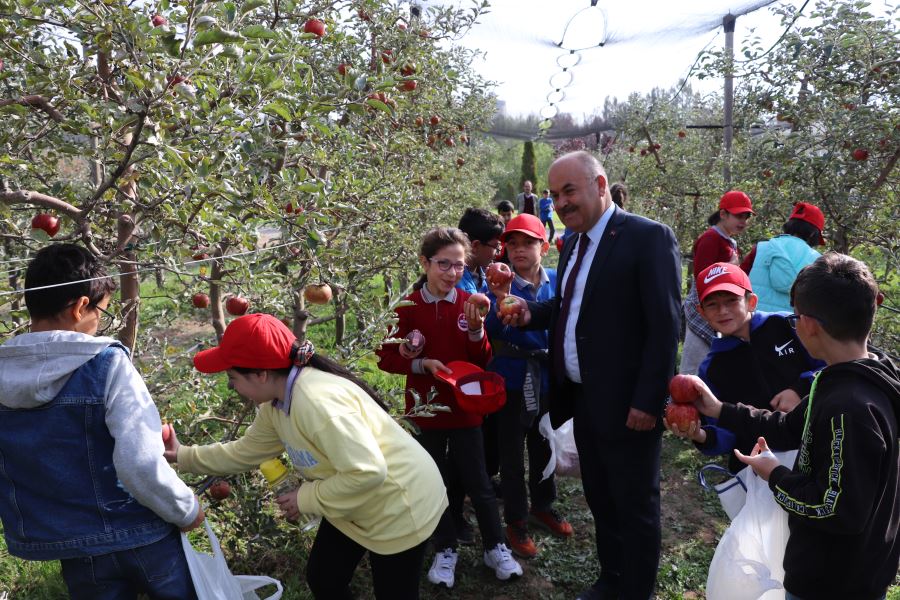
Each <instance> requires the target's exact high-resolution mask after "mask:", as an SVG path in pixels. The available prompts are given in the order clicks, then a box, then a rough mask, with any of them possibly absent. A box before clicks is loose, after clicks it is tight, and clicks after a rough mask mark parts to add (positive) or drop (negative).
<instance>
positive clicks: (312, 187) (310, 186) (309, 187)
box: [297, 182, 322, 194]
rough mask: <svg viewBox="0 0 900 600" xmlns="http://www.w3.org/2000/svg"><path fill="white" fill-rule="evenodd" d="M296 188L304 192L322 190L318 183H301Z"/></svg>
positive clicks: (316, 192) (310, 192) (309, 192)
mask: <svg viewBox="0 0 900 600" xmlns="http://www.w3.org/2000/svg"><path fill="white" fill-rule="evenodd" d="M297 189H298V190H299V191H301V192H303V193H304V194H318V193H319V192H320V191H322V186H321V185H319V184H318V183H311V182H310V183H301V184H300V185H298V186H297Z"/></svg>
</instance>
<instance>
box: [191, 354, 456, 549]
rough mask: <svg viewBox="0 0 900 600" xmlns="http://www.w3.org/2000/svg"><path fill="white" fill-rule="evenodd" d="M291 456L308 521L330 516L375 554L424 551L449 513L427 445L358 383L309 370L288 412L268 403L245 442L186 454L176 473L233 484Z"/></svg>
mask: <svg viewBox="0 0 900 600" xmlns="http://www.w3.org/2000/svg"><path fill="white" fill-rule="evenodd" d="M285 450H287V453H288V456H289V457H290V459H291V462H292V463H293V465H294V468H295V469H296V470H297V471H298V472H299V473H300V475H301V476H302V477H303V479H305V480H307V481H304V482H303V484H302V485H301V486H300V490H299V492H298V494H297V505H298V508H299V510H300V512H301V513H302V514H312V515H321V516H323V517H324V518H326V519H328V522H329V523H331V524H332V525H334V526H335V527H336V528H337V529H338V531H340V532H341V533H343V534H344V535H346V536H347V537H349V538H350V539H352V540H353V541H354V542H356V543H358V544H359V545H361V546H363V547H364V548H366V549H367V550H370V551H372V552H375V553H376V554H396V553H399V552H403V551H404V550H408V549H410V548H412V547H414V546H417V545H418V544H420V543H422V542H423V541H425V540H426V539H428V537H429V536H430V535H431V534H432V532H433V531H434V530H435V529H436V528H437V524H438V521H439V520H440V517H441V514H442V513H443V512H444V509H445V508H446V507H447V498H446V496H447V494H446V489H445V488H444V483H443V480H442V479H441V474H440V472H439V471H438V468H437V465H436V464H435V463H434V460H432V458H431V456H429V455H428V453H427V452H426V451H425V450H424V449H423V448H422V446H421V445H419V443H418V442H416V440H415V439H413V438H412V436H410V435H409V434H408V433H407V432H406V431H405V430H404V429H403V428H402V427H401V426H400V425H399V424H398V423H397V422H396V421H395V420H394V419H393V417H391V415H389V414H388V413H387V412H385V411H384V410H383V409H382V408H381V407H380V406H378V404H376V403H375V401H374V400H372V398H371V397H369V395H368V394H367V393H366V392H365V391H364V390H363V389H362V388H360V387H359V386H357V385H356V384H355V383H353V382H352V381H350V380H348V379H345V378H343V377H340V376H338V375H333V374H331V373H325V372H324V371H320V370H318V369H314V368H312V367H308V366H307V367H304V368H303V369H302V370H301V371H300V373H299V375H297V376H296V378H295V379H294V383H293V385H292V386H291V392H290V405H289V406H288V407H287V410H284V407H281V408H279V407H276V406H273V403H271V402H267V403H265V404H263V405H261V406H260V407H259V412H258V413H257V415H256V419H254V421H253V423H252V424H251V425H250V427H248V428H247V431H246V432H245V434H244V436H243V437H242V438H240V439H238V440H235V441H233V442H228V443H226V444H210V445H206V446H182V447H181V448H180V449H179V451H178V468H179V470H182V471H189V472H193V473H209V474H213V475H227V474H229V473H238V472H243V471H248V470H251V469H255V468H257V467H258V466H259V465H260V464H261V463H262V462H264V461H266V460H268V459H270V458H272V457H274V456H279V455H280V454H281V453H282V452H284V451H285Z"/></svg>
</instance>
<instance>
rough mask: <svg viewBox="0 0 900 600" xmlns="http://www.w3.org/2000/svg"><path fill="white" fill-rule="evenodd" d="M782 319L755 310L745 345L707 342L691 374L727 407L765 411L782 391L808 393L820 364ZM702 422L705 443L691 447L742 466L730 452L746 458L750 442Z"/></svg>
mask: <svg viewBox="0 0 900 600" xmlns="http://www.w3.org/2000/svg"><path fill="white" fill-rule="evenodd" d="M784 317H785V315H783V314H779V313H765V312H759V311H757V312H755V313H753V316H752V317H751V319H750V341H749V342H745V341H744V340H742V339H740V338H738V337H735V336H728V337H721V338H715V339H714V340H713V343H712V346H710V349H709V354H707V355H706V359H704V361H703V363H701V365H700V369H699V370H698V372H697V375H698V376H699V377H700V379H702V380H703V381H704V382H706V385H708V386H709V389H710V390H711V391H712V393H713V394H715V396H716V398H718V399H719V400H721V401H722V402H725V403H728V404H737V403H741V404H745V405H747V406H753V407H755V408H764V409H768V410H771V408H772V407H771V406H770V405H769V401H770V400H771V399H772V398H773V397H774V396H775V395H776V394H778V393H779V392H782V391H784V390H786V389H792V390H794V391H795V392H797V395H798V396H800V398H803V397H805V396H806V395H807V394H809V389H810V386H811V385H812V380H813V376H814V375H815V373H816V372H817V371H819V370H820V369H822V368H823V367H824V366H825V363H823V362H822V361H820V360H817V359H814V358H812V357H811V356H810V355H809V353H808V352H807V351H806V349H805V348H804V347H803V345H802V344H801V343H800V339H799V338H798V337H797V333H796V331H794V329H793V327H791V326H790V324H789V323H788V322H787V319H785V318H784ZM704 422H705V424H704V427H703V429H705V430H706V442H704V443H703V444H697V448H698V449H699V450H700V451H701V452H703V453H704V454H707V455H711V456H713V455H717V454H730V457H729V466H730V468H731V469H732V470H739V469H740V468H742V467H743V463H741V462H740V461H738V459H737V457H735V456H734V455H733V453H731V451H732V449H734V448H737V449H738V450H740V451H741V452H743V453H744V454H749V453H750V451H751V450H752V449H753V446H754V444H755V443H756V437H755V436H753V435H750V436H739V435H735V433H733V432H731V431H729V430H727V429H723V428H721V427H719V426H718V425H717V423H716V420H715V419H704Z"/></svg>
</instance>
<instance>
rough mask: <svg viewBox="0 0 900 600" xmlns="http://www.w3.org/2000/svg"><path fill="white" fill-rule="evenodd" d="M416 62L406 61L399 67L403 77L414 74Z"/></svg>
mask: <svg viewBox="0 0 900 600" xmlns="http://www.w3.org/2000/svg"><path fill="white" fill-rule="evenodd" d="M416 71H417V69H416V64H415V63H406V64H405V65H403V66H402V67H400V74H401V75H403V76H404V77H409V76H411V75H415V74H416Z"/></svg>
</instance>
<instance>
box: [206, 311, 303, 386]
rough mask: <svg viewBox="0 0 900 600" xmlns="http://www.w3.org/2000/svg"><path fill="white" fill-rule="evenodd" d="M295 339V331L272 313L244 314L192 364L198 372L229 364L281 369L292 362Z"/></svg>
mask: <svg viewBox="0 0 900 600" xmlns="http://www.w3.org/2000/svg"><path fill="white" fill-rule="evenodd" d="M296 339H297V336H295V335H294V332H293V331H291V330H290V329H288V328H287V326H286V325H285V324H284V323H282V322H281V321H279V320H278V319H276V318H275V317H273V316H272V315H266V314H263V313H254V314H252V315H244V316H243V317H238V318H237V319H235V320H234V321H232V322H231V323H229V324H228V327H226V328H225V333H224V334H222V341H220V342H219V345H218V346H216V347H215V348H210V349H209V350H203V351H202V352H198V353H197V354H195V355H194V367H196V368H197V370H198V371H200V372H201V373H218V372H219V371H225V370H226V369H230V368H232V367H245V368H248V369H284V368H286V367H290V366H291V364H292V362H291V348H292V347H293V344H294V341H295V340H296Z"/></svg>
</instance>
